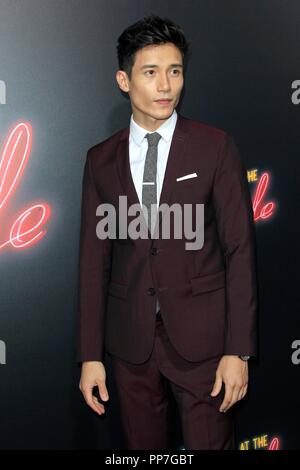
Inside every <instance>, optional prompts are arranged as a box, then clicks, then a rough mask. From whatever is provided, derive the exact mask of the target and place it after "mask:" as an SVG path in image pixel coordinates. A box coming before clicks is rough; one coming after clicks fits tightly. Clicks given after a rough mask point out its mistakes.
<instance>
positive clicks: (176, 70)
mask: <svg viewBox="0 0 300 470" xmlns="http://www.w3.org/2000/svg"><path fill="white" fill-rule="evenodd" d="M172 72H175V75H180V72H181V70H179V69H173V70H172Z"/></svg>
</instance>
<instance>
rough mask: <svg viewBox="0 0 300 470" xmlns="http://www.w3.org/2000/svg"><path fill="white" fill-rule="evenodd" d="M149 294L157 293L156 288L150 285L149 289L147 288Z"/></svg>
mask: <svg viewBox="0 0 300 470" xmlns="http://www.w3.org/2000/svg"><path fill="white" fill-rule="evenodd" d="M147 292H148V294H149V295H154V294H155V289H154V287H149V289H148V290H147Z"/></svg>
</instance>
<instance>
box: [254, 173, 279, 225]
mask: <svg viewBox="0 0 300 470" xmlns="http://www.w3.org/2000/svg"><path fill="white" fill-rule="evenodd" d="M269 179H270V177H269V175H268V173H263V174H262V175H261V178H260V180H259V182H258V186H257V188H256V192H255V195H254V199H253V214H254V221H256V220H258V219H269V218H270V217H271V216H272V215H273V213H274V210H275V203H274V202H268V203H267V204H265V205H262V204H261V202H262V200H263V197H264V195H265V193H266V191H267V187H268V184H269Z"/></svg>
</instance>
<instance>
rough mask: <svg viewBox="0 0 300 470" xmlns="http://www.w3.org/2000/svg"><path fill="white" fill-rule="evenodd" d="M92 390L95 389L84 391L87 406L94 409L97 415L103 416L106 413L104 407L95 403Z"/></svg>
mask: <svg viewBox="0 0 300 470" xmlns="http://www.w3.org/2000/svg"><path fill="white" fill-rule="evenodd" d="M92 390H93V389H90V388H86V389H84V390H83V396H84V399H85V401H86V403H87V405H88V406H89V407H90V408H92V410H94V411H95V412H96V413H98V414H102V413H104V406H103V405H101V404H100V403H95V400H94V398H96V397H94V396H93V394H92Z"/></svg>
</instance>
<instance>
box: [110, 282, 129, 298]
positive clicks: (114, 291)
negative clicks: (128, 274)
mask: <svg viewBox="0 0 300 470" xmlns="http://www.w3.org/2000/svg"><path fill="white" fill-rule="evenodd" d="M127 290H128V286H127V285H125V284H118V283H117V282H110V283H109V285H108V293H109V295H112V296H114V297H119V298H120V299H126V297H127Z"/></svg>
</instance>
